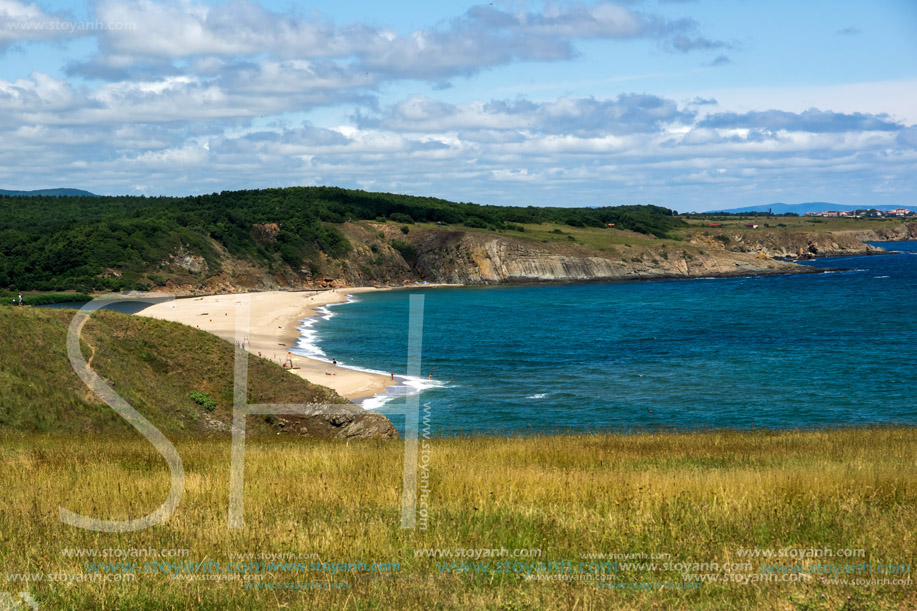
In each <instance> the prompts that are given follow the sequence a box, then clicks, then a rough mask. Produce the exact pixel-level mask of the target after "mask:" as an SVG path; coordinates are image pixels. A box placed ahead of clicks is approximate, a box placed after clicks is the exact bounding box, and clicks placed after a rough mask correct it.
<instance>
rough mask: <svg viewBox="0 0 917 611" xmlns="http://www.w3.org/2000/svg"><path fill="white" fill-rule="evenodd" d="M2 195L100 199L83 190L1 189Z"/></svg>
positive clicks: (0, 193)
mask: <svg viewBox="0 0 917 611" xmlns="http://www.w3.org/2000/svg"><path fill="white" fill-rule="evenodd" d="M0 195H19V196H23V195H24V196H26V197H34V196H36V195H45V196H49V197H64V196H71V197H99V196H98V195H96V194H95V193H90V192H89V191H83V190H82V189H36V190H35V191H9V190H7V189H0Z"/></svg>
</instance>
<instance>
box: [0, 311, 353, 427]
mask: <svg viewBox="0 0 917 611" xmlns="http://www.w3.org/2000/svg"><path fill="white" fill-rule="evenodd" d="M72 317H73V311H66V310H43V309H35V308H12V307H9V308H0V337H2V338H3V348H2V350H0V430H4V429H7V430H9V429H15V430H20V431H39V432H66V433H78V432H88V431H105V432H107V433H111V432H128V431H133V429H132V428H131V427H130V425H128V424H127V422H126V421H125V420H124V419H122V418H121V417H120V416H118V415H117V414H116V413H115V412H114V410H112V409H111V408H110V407H108V406H107V405H105V404H103V403H101V401H99V400H98V399H97V398H96V397H95V396H94V395H92V394H91V393H90V392H89V390H88V389H87V388H86V387H85V385H84V384H83V383H82V382H81V381H80V379H79V378H78V377H77V376H76V374H75V373H74V372H73V370H72V368H71V366H70V362H69V360H68V358H67V352H66V337H67V327H68V326H69V324H70V320H71V319H72ZM83 340H84V342H83V354H84V357H86V358H87V359H88V358H89V357H90V356H91V355H92V354H93V351H92V349H91V348H94V349H95V352H94V354H95V356H94V358H93V362H92V365H93V368H94V369H95V370H96V371H98V372H99V373H100V375H102V376H103V377H104V378H105V379H107V380H109V381H110V382H112V383H113V387H114V389H115V390H116V392H118V393H119V394H120V395H121V396H122V397H123V398H124V399H125V400H127V401H128V402H129V403H130V404H131V405H133V406H134V407H135V408H137V409H138V410H139V411H140V412H141V413H142V414H144V415H145V416H147V418H149V419H150V421H152V422H153V424H155V425H156V426H157V427H158V428H160V429H161V430H162V431H163V432H164V433H166V434H169V433H176V432H189V433H203V432H207V431H209V430H211V429H212V427H208V426H207V424H206V420H207V419H215V420H218V421H221V422H223V423H229V422H231V420H232V369H233V347H232V345H231V344H229V343H228V342H225V341H223V340H221V339H219V338H216V337H214V336H212V335H210V334H208V333H205V332H203V331H198V330H196V329H191V328H190V327H186V326H184V325H179V324H176V323H170V322H165V321H158V320H152V319H148V318H140V317H136V316H128V315H123V314H116V313H113V312H106V311H102V312H97V313H95V314H93V316H92V318H91V319H90V321H89V322H88V323H87V324H86V327H85V329H84V332H83ZM87 341H88V342H89V344H88V345H87V343H86V342H87ZM90 346H91V348H90ZM249 362H250V380H249V399H250V400H251V401H254V402H273V403H310V402H329V403H330V402H335V403H341V402H344V400H343V399H341V398H340V397H338V396H337V395H336V394H334V393H333V392H332V391H329V390H328V389H325V388H323V387H319V386H315V385H312V384H310V383H308V382H306V381H305V380H302V379H301V378H298V377H296V376H293V375H290V374H289V373H288V372H285V371H283V369H281V368H280V367H279V366H277V365H275V364H273V363H270V362H267V361H264V360H262V359H258V358H254V357H253V358H251V359H250V361H249ZM192 391H203V392H206V393H208V394H209V395H210V397H212V398H213V399H214V400H216V403H217V406H216V408H215V409H214V410H213V412H206V410H204V408H203V407H201V406H200V405H198V404H197V403H195V402H194V401H192V400H191V398H190V394H191V392H192ZM205 412H206V414H205ZM250 420H251V426H252V427H253V429H254V430H259V429H261V430H264V431H267V430H270V429H271V427H269V426H268V425H267V424H265V423H264V422H263V421H262V420H261V419H258V418H251V419H250Z"/></svg>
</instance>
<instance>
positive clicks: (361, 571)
mask: <svg viewBox="0 0 917 611" xmlns="http://www.w3.org/2000/svg"><path fill="white" fill-rule="evenodd" d="M173 442H175V444H176V447H177V448H178V451H179V452H180V454H181V456H182V459H183V461H184V464H185V469H186V475H187V479H186V490H185V495H184V498H183V500H182V502H181V504H180V505H179V507H178V509H177V511H176V512H175V513H174V515H172V517H171V519H169V520H168V521H167V522H165V523H164V524H162V525H160V526H156V527H153V528H150V529H147V530H141V531H138V532H135V533H125V534H108V533H97V532H91V531H85V530H80V529H77V528H74V527H71V526H67V525H64V524H62V523H61V522H60V520H59V519H58V507H59V506H63V507H66V508H67V509H70V510H72V511H76V512H79V513H85V514H87V515H90V516H94V517H99V518H107V519H127V518H129V517H139V516H140V515H143V514H145V513H147V512H149V511H151V510H152V509H154V508H155V507H157V506H158V504H159V503H161V502H162V500H163V499H164V498H165V495H166V493H167V491H168V470H167V469H166V468H165V465H164V462H163V461H162V459H161V458H159V456H158V454H157V453H156V452H155V450H153V448H152V447H151V446H150V445H149V444H147V443H146V442H145V441H142V440H139V439H136V438H131V437H97V436H92V437H89V436H81V437H76V436H56V435H39V434H25V433H8V434H4V435H3V436H2V437H0V456H2V460H0V489H2V490H3V494H2V495H0V524H2V528H0V566H2V571H3V573H4V579H3V580H0V581H2V583H3V586H2V587H0V592H3V591H6V592H7V593H8V594H9V596H11V597H13V599H15V600H20V597H22V596H23V594H21V593H25V595H26V596H29V597H31V598H32V599H34V600H35V601H37V603H38V605H39V608H41V609H190V608H195V609H276V608H283V609H312V608H315V609H334V608H346V609H433V608H446V609H467V608H483V609H561V608H566V609H609V608H614V609H843V610H845V611H852V610H856V609H861V610H862V609H914V608H917V590H915V588H914V586H913V584H912V583H911V585H902V584H900V583H897V584H896V583H893V581H894V580H896V579H898V580H900V579H912V578H913V575H912V574H911V573H910V567H911V566H914V564H915V562H917V535H915V533H914V528H913V525H914V524H915V523H917V435H915V431H914V430H913V429H907V428H902V429H878V430H868V429H859V430H836V431H827V432H787V433H767V432H757V433H741V432H710V433H694V434H649V433H647V434H637V435H595V436H558V437H534V438H514V439H494V438H464V439H461V438H460V439H434V440H429V441H428V440H421V447H420V452H421V457H422V458H421V464H426V465H428V468H429V471H428V473H429V488H428V495H429V496H428V497H426V500H427V501H428V512H427V515H426V522H425V523H423V522H422V523H421V526H425V527H426V528H416V529H413V530H411V529H402V528H401V526H400V502H401V485H402V480H401V477H402V464H403V450H404V445H403V443H402V442H396V441H389V442H385V441H370V442H359V443H355V442H351V443H349V444H345V443H340V442H337V443H334V442H318V441H304V440H299V439H294V438H285V437H280V438H262V439H260V440H255V441H249V444H248V454H247V463H246V472H245V477H246V488H245V510H244V511H245V521H246V525H245V528H244V529H242V530H229V529H228V528H227V504H228V484H229V448H230V444H229V439H228V435H225V436H223V437H215V438H211V439H206V440H201V439H195V438H190V437H178V438H175V437H173ZM422 481H426V480H422ZM147 549H155V550H171V549H182V550H188V551H187V553H186V555H184V556H167V557H155V556H143V555H140V556H138V557H134V558H123V557H118V556H117V554H118V553H122V554H123V553H128V552H114V551H112V550H147ZM436 549H446V550H451V551H452V554H453V556H452V557H451V558H450V557H449V556H448V555H445V556H443V555H442V554H441V557H439V558H436V557H428V556H427V552H426V551H425V550H436ZM746 549H757V550H759V551H758V552H748V553H745V552H744V551H743V550H746ZM826 549H827V550H830V551H831V555H827V554H826V552H824V551H823V550H826ZM73 550H80V551H77V552H74V551H73ZM83 550H89V551H83ZM93 550H94V553H96V554H98V556H97V557H96V558H92V557H90V556H84V557H79V556H78V555H74V554H79V553H84V554H91V553H93ZM466 550H476V551H466ZM483 550H506V554H507V555H505V556H500V555H499V554H502V553H503V552H502V551H497V552H492V553H489V552H485V551H483ZM813 550H820V551H819V552H815V551H813ZM847 550H850V551H847ZM131 553H137V554H139V553H140V552H131ZM755 553H757V554H758V556H755V555H754V554H755ZM768 553H771V554H773V556H772V557H771V558H767V557H766V554H768ZM104 554H108V557H106V558H103V557H102V556H103V555H104ZM238 554H243V555H244V554H253V555H254V556H253V557H252V558H251V559H252V560H253V561H255V562H257V561H259V557H258V555H262V557H261V559H260V560H261V561H264V559H265V556H264V555H268V554H272V555H275V556H274V558H275V561H277V559H279V558H281V556H280V555H282V554H289V555H288V556H284V558H286V559H287V560H288V561H289V559H290V558H295V559H296V561H298V562H302V563H303V565H302V566H301V567H299V568H297V567H295V566H294V565H288V566H286V567H283V566H280V567H276V566H275V567H274V568H273V570H271V568H270V567H269V566H267V565H264V566H261V567H258V566H257V564H255V565H247V566H239V565H233V566H232V567H231V566H230V565H229V564H228V563H230V562H234V561H238V559H239V556H237V555H238ZM457 554H460V555H457ZM475 554H476V555H477V556H478V557H477V559H475V558H474V557H473V555H475ZM749 554H751V555H749ZM848 554H849V557H848ZM468 555H471V556H468ZM601 555H606V557H605V559H604V560H602V559H601ZM625 555H630V557H629V559H627V558H626V557H625ZM463 556H464V557H463ZM807 556H808V557H807ZM101 560H105V561H133V562H136V563H137V565H136V567H135V568H134V569H133V571H132V570H131V569H125V565H120V566H118V565H108V570H109V571H110V572H109V573H106V572H105V569H104V568H102V567H101V566H100V565H93V564H92V563H93V562H97V561H101ZM211 561H212V562H213V563H217V564H211ZM268 561H270V560H269V557H268ZM153 562H157V563H159V564H158V565H153V564H151V563H153ZM177 562H186V563H191V564H187V565H180V564H164V563H177ZM202 562H203V563H206V567H207V568H206V569H204V568H198V569H197V570H198V571H199V572H198V573H187V572H184V571H189V570H191V569H190V568H188V567H191V566H195V565H196V566H199V567H203V566H205V565H200V564H198V563H202ZM314 562H317V563H319V564H318V565H314V566H313V567H312V568H315V569H316V570H307V569H308V567H309V565H312V563H314ZM360 562H363V563H365V566H360V565H357V566H343V565H341V564H338V563H360ZM462 562H465V563H467V564H465V565H462V564H461V563H462ZM603 562H604V563H605V564H602V563H603ZM144 563H150V564H147V566H146V567H144ZM321 563H326V564H324V565H322V564H321ZM372 563H382V565H381V566H379V565H377V566H376V567H373V566H371V565H372ZM475 563H477V564H475ZM485 563H487V564H485ZM537 563H543V564H541V565H539V564H537ZM581 563H585V564H581ZM615 563H616V564H615ZM626 563H636V564H633V565H629V566H628V565H627V564H626ZM640 563H644V564H642V565H641V564H640ZM652 563H656V565H657V566H656V567H652V566H651V564H652ZM665 563H670V564H669V566H665ZM695 563H696V564H695ZM880 565H881V566H882V567H885V568H882V569H881V570H882V571H884V573H882V574H845V573H843V571H844V570H846V569H845V568H844V567H848V569H849V567H860V569H859V570H860V571H863V570H867V571H869V570H878V567H879V566H880ZM889 565H891V566H892V567H894V568H893V569H889V568H888V566H889ZM905 565H907V568H906V569H905V568H904V567H905ZM217 567H218V568H217ZM864 567H872V568H864ZM323 568H324V569H326V570H320V569H323ZM372 568H376V569H379V570H371V569H372ZM147 569H149V570H150V571H151V572H149V573H147V572H144V571H145V570H147ZM243 569H244V570H243ZM335 569H337V570H338V572H333V571H334V570H335ZM162 570H165V571H166V573H162V572H160V571H162ZM205 570H207V571H211V572H210V573H204V572H202V571H205ZM892 570H893V571H894V572H893V573H890V571H892ZM125 571H126V574H127V577H125ZM223 571H229V572H223ZM169 573H173V574H169ZM526 573H530V577H528V578H527V577H526ZM832 573H834V574H832ZM23 574H31V577H28V578H26V577H22V575H23ZM17 575H18V577H17ZM106 575H107V580H106V581H102V580H101V579H102V578H103V577H105V576H106ZM38 576H41V577H42V579H43V580H42V581H36V579H38ZM236 577H238V579H236ZM243 577H244V578H243ZM594 578H598V579H597V580H596V579H594ZM128 579H129V580H128ZM767 579H770V580H771V581H764V580H767ZM833 579H846V580H848V582H849V583H847V584H838V583H832V580H833ZM885 579H887V580H888V583H884V584H877V583H875V581H876V580H880V581H881V580H885ZM52 580H53V581H52ZM855 580H862V581H861V582H860V583H854V581H855ZM870 581H872V582H871V583H870ZM281 584H318V585H314V586H305V585H298V586H292V585H286V586H284V585H281ZM332 584H337V585H332ZM341 584H344V585H341ZM271 587H273V588H274V589H268V588H271ZM283 587H286V588H292V587H298V588H306V587H309V588H316V589H300V590H298V591H297V590H291V589H279V588H283ZM13 599H11V600H13ZM21 600H25V599H24V598H23V599H21ZM0 601H2V599H0ZM0 606H2V605H0ZM22 608H28V607H25V606H22Z"/></svg>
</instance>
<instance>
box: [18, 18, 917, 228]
mask: <svg viewBox="0 0 917 611" xmlns="http://www.w3.org/2000/svg"><path fill="white" fill-rule="evenodd" d="M915 31H917V3H915V2H913V1H912V0H877V1H875V2H871V3H864V2H853V1H843V0H834V1H830V2H829V1H823V0H808V1H806V2H798V1H795V2H789V1H785V0H771V1H769V2H766V3H764V2H741V1H738V0H728V1H727V0H696V1H690V0H646V1H641V0H621V1H619V2H588V1H586V2H544V3H541V2H527V1H524V0H519V1H516V0H512V1H501V0H495V1H494V2H492V3H491V2H483V3H480V4H477V3H473V2H443V3H432V2H429V1H427V2H414V1H411V2H397V3H388V4H386V3H379V2H368V1H363V0H361V1H358V2H352V1H344V2H341V1H340V0H338V1H331V0H320V1H318V2H312V3H309V4H300V3H294V2H290V1H286V0H280V1H275V0H262V1H260V2H258V1H254V0H233V1H230V2H205V1H199V0H178V1H168V2H153V1H150V0H98V1H97V2H93V3H74V2H68V1H63V0H48V1H44V2H42V1H39V2H28V1H24V0H0V117H2V119H0V139H2V141H3V143H4V146H3V147H2V149H0V188H10V189H33V188H45V187H59V186H67V187H76V188H83V189H88V190H91V191H94V192H96V193H102V194H122V193H127V194H140V193H144V194H147V195H160V194H164V195H183V194H195V193H209V192H212V191H221V190H226V189H242V188H246V189H248V188H260V187H277V186H290V185H339V186H344V187H353V188H362V189H367V190H377V191H393V192H401V193H411V194H416V195H432V196H438V197H444V198H448V199H453V200H458V201H474V202H478V203H493V204H520V205H529V204H531V205H606V204H611V205H613V204H625V203H656V204H661V205H665V206H668V207H671V208H674V209H677V210H681V211H686V210H704V209H712V208H722V207H731V206H743V205H752V204H761V203H768V202H777V201H782V202H788V203H795V202H802V201H832V202H836V203H841V204H903V205H910V206H914V205H917V197H915V196H917V61H915V60H917V42H915V41H917V37H915V36H913V32H915Z"/></svg>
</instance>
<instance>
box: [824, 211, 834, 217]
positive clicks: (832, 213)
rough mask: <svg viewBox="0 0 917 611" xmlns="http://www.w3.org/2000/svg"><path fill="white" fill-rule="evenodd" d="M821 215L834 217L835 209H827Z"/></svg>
mask: <svg viewBox="0 0 917 611" xmlns="http://www.w3.org/2000/svg"><path fill="white" fill-rule="evenodd" d="M822 216H831V217H836V216H837V210H828V211H827V212H824V213H822Z"/></svg>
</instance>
